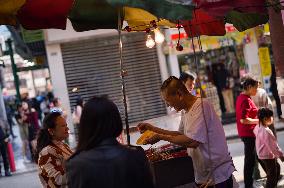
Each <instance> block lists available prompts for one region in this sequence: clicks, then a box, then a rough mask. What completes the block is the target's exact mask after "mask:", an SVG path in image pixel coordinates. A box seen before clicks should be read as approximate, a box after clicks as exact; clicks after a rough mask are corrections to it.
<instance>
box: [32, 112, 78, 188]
mask: <svg viewBox="0 0 284 188" xmlns="http://www.w3.org/2000/svg"><path fill="white" fill-rule="evenodd" d="M68 130H69V129H68V127H67V124H66V120H65V119H64V118H63V117H62V115H61V113H59V112H53V113H50V114H48V115H46V116H45V118H44V121H43V128H42V129H41V130H40V132H39V135H38V139H37V150H36V156H35V158H36V161H37V163H38V169H39V178H40V181H41V184H42V186H43V187H46V188H49V187H67V180H66V171H65V162H66V160H67V159H69V157H70V156H71V155H72V153H73V152H72V151H71V150H70V148H69V146H68V145H66V144H64V143H63V141H64V140H65V139H66V138H68V134H69V133H68Z"/></svg>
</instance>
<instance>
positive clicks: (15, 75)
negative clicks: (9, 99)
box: [6, 39, 21, 102]
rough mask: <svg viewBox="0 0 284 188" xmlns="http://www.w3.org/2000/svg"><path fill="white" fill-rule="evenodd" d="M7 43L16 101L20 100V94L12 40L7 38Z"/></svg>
mask: <svg viewBox="0 0 284 188" xmlns="http://www.w3.org/2000/svg"><path fill="white" fill-rule="evenodd" d="M6 42H7V44H8V48H9V55H10V59H11V65H12V70H13V75H14V84H15V89H16V96H17V99H18V102H20V101H21V94H20V89H19V86H20V84H19V77H18V74H17V66H16V64H15V60H14V52H13V47H12V40H11V39H8V40H7V41H6Z"/></svg>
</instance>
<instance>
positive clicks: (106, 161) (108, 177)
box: [67, 97, 153, 188]
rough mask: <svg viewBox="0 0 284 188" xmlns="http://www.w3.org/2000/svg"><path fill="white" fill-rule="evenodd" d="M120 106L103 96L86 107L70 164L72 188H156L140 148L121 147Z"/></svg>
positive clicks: (69, 177) (68, 165) (91, 101)
mask: <svg viewBox="0 0 284 188" xmlns="http://www.w3.org/2000/svg"><path fill="white" fill-rule="evenodd" d="M121 132H122V120H121V117H120V114H119V111H118V109H117V106H116V105H115V104H114V103H113V102H112V101H110V100H108V99H106V98H103V97H94V98H92V99H90V100H89V101H88V102H87V103H86V104H85V105H84V108H83V111H82V115H81V121H80V126H79V142H78V146H77V151H76V153H75V154H74V155H73V156H72V157H71V158H70V159H69V160H68V162H67V177H68V187H69V188H85V187H106V188H117V187H123V188H133V187H135V188H146V187H147V188H153V181H152V176H151V173H150V169H149V164H148V160H147V158H146V156H145V153H144V150H143V149H142V148H141V147H134V146H124V145H121V144H120V143H119V142H118V141H117V140H116V138H117V137H118V136H119V135H120V134H121Z"/></svg>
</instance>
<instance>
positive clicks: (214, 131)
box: [179, 98, 235, 184]
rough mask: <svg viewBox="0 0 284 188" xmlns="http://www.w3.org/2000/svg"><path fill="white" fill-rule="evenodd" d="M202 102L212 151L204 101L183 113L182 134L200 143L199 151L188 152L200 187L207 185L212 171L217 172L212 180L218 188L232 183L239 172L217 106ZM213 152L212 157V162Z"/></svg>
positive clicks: (197, 101) (190, 149) (189, 150)
mask: <svg viewBox="0 0 284 188" xmlns="http://www.w3.org/2000/svg"><path fill="white" fill-rule="evenodd" d="M202 101H203V109H204V115H205V117H206V122H207V126H208V137H209V147H208V137H207V128H206V123H205V121H204V116H203V110H202V104H201V99H200V98H199V99H197V100H196V102H195V103H194V104H193V106H192V107H191V109H190V110H189V111H188V112H186V113H182V118H181V124H180V129H179V130H182V129H184V130H183V131H184V134H185V135H186V136H188V137H189V138H191V139H193V140H195V141H198V142H200V145H199V146H198V147H197V148H196V149H194V148H188V150H187V152H188V154H189V155H190V156H191V158H192V161H193V166H194V174H195V181H196V183H198V184H202V183H205V182H207V180H208V179H209V176H210V169H213V170H212V176H211V178H213V179H214V183H215V184H218V183H221V182H224V181H226V180H227V179H229V178H230V176H231V175H232V173H233V172H234V170H235V168H234V166H233V161H232V158H231V156H230V154H229V152H228V146H227V142H226V137H225V132H224V129H223V126H222V124H221V122H220V119H219V118H218V116H217V115H216V113H215V111H214V109H213V106H212V105H211V104H210V103H209V102H208V101H207V100H206V99H202ZM209 152H210V153H211V160H210V157H209V156H210V155H209Z"/></svg>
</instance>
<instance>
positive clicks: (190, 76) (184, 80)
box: [179, 72, 195, 83]
mask: <svg viewBox="0 0 284 188" xmlns="http://www.w3.org/2000/svg"><path fill="white" fill-rule="evenodd" d="M179 79H180V80H181V81H182V82H183V83H186V81H187V80H188V79H189V80H192V81H193V80H195V78H194V76H193V75H191V74H187V73H186V72H182V73H181V74H180V77H179Z"/></svg>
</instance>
